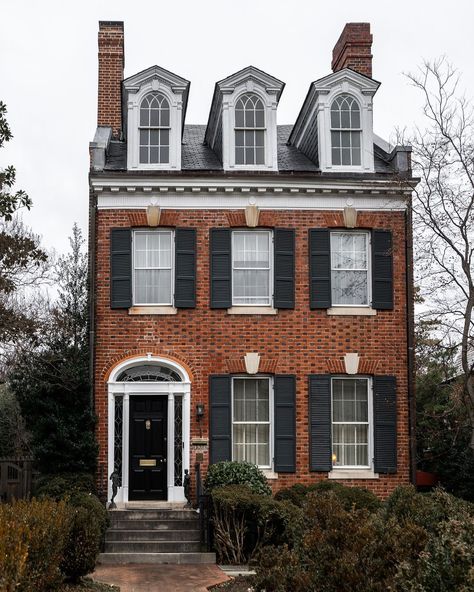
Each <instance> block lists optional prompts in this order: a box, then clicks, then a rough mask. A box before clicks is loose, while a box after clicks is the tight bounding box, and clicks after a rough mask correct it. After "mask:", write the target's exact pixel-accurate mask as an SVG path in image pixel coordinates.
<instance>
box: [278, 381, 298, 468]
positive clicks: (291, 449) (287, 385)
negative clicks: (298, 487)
mask: <svg viewBox="0 0 474 592" xmlns="http://www.w3.org/2000/svg"><path fill="white" fill-rule="evenodd" d="M274 403H275V404H274V407H275V428H274V432H275V438H274V441H275V471H276V472H277V473H294V472H295V471H296V380H295V377H294V376H291V375H290V376H288V375H287V376H275V401H274Z"/></svg>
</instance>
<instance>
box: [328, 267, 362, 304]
mask: <svg viewBox="0 0 474 592" xmlns="http://www.w3.org/2000/svg"><path fill="white" fill-rule="evenodd" d="M331 282H332V302H333V304H352V305H366V304H368V302H367V272H366V271H336V270H333V271H332V272H331Z"/></svg>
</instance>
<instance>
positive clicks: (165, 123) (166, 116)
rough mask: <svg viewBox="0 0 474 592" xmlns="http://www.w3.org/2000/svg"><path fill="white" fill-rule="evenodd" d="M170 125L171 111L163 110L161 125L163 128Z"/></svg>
mask: <svg viewBox="0 0 474 592" xmlns="http://www.w3.org/2000/svg"><path fill="white" fill-rule="evenodd" d="M169 124H170V110H169V109H162V110H161V121H160V125H161V126H162V127H168V126H169Z"/></svg>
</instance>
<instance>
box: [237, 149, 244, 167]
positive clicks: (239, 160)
mask: <svg viewBox="0 0 474 592" xmlns="http://www.w3.org/2000/svg"><path fill="white" fill-rule="evenodd" d="M235 164H245V163H244V149H243V148H236V149H235Z"/></svg>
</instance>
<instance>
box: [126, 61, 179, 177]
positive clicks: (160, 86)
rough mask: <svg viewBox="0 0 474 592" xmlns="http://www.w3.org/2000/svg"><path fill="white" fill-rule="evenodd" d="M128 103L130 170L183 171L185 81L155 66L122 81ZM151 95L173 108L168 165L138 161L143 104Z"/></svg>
mask: <svg viewBox="0 0 474 592" xmlns="http://www.w3.org/2000/svg"><path fill="white" fill-rule="evenodd" d="M123 85H124V89H125V96H126V100H127V104H126V109H127V120H128V123H127V169H128V170H170V171H179V170H181V134H182V127H183V108H184V107H185V105H184V102H185V100H186V99H187V91H188V87H189V83H188V82H187V81H186V80H184V79H183V78H181V77H179V76H176V75H175V74H172V73H171V72H168V71H167V70H164V69H163V68H159V67H158V66H153V67H151V68H148V69H147V70H145V71H144V72H140V73H139V74H136V75H135V76H132V77H130V78H127V80H125V81H124V82H123ZM150 92H159V93H160V94H162V95H164V96H165V97H166V99H167V100H168V102H169V105H170V151H169V163H159V164H143V163H140V161H139V124H140V104H141V102H142V100H143V99H144V97H145V96H146V95H147V94H148V93H150Z"/></svg>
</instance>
